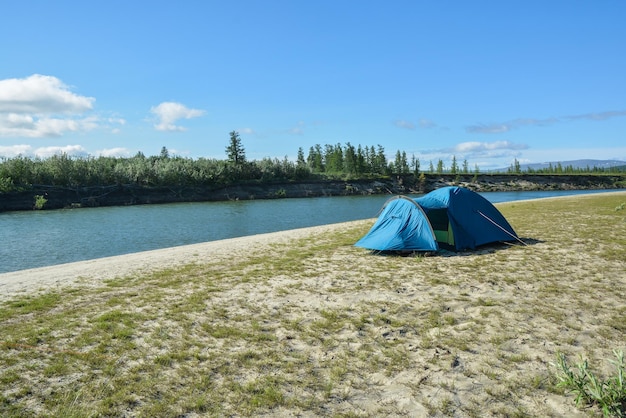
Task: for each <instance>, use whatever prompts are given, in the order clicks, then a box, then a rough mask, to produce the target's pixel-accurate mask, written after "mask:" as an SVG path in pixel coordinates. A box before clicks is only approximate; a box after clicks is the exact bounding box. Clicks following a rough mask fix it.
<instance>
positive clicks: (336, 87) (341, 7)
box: [0, 0, 626, 169]
mask: <svg viewBox="0 0 626 418" xmlns="http://www.w3.org/2000/svg"><path fill="white" fill-rule="evenodd" d="M0 9H1V13H0V15H1V16H2V17H1V18H0V21H1V24H0V57H1V58H0V61H1V64H0V156H4V157H12V156H15V155H18V154H22V155H29V156H41V157H45V156H48V155H51V154H54V153H60V152H66V153H68V154H70V155H83V156H85V155H92V156H98V155H116V156H132V155H134V154H136V153H137V152H138V151H141V152H143V153H144V154H146V155H157V154H159V153H160V150H161V147H163V146H166V147H167V148H168V149H169V151H170V153H171V154H175V155H180V156H184V157H191V158H198V157H207V158H219V159H225V158H226V155H225V151H224V150H225V147H226V145H227V144H228V139H229V132H230V131H233V130H236V131H238V132H239V133H240V136H241V139H242V141H243V145H244V147H245V150H246V155H247V157H248V159H261V158H264V157H272V158H274V157H276V158H280V159H282V158H283V157H284V156H288V157H289V158H295V155H296V153H297V150H298V147H303V149H304V150H305V154H306V153H307V152H308V149H309V147H311V146H313V145H315V144H322V145H324V144H336V143H341V144H345V143H347V142H350V143H351V144H353V145H358V144H361V145H363V146H365V145H367V146H371V145H377V144H380V145H382V146H384V147H385V150H386V151H387V153H388V156H389V158H393V156H394V155H395V153H396V151H397V150H403V151H406V152H407V153H408V154H409V156H410V155H415V156H416V157H417V158H419V159H420V161H421V163H422V165H423V166H426V165H427V164H428V162H429V161H433V162H434V163H436V162H437V161H438V160H439V159H442V160H444V161H445V162H446V165H448V164H449V161H450V159H451V158H452V156H453V155H454V156H456V158H457V160H458V161H463V160H467V161H468V163H469V165H470V167H472V168H473V167H475V166H476V165H478V166H479V167H480V168H481V169H489V168H497V167H507V166H509V165H510V164H511V163H512V162H513V161H514V159H517V160H518V161H520V162H521V163H539V162H546V161H567V160H573V159H582V158H593V159H619V160H626V53H625V51H626V25H624V21H625V20H626V2H624V1H622V0H602V1H595V2H591V1H577V0H569V1H559V0H553V1H534V0H526V1H480V0H477V1H471V2H470V1H460V0H459V1H418V0H412V1H400V0H397V1H394V0H387V1H368V0H360V1H356V0H354V1H348V0H333V1H327V0H320V1H307V2H305V1H299V0H291V1H287V0H263V1H261V0H258V1H252V0H249V1H240V0H229V1H211V0H207V1H185V0H180V1H176V2H174V1H158V0H153V1H139V0H138V1H128V0H124V1H118V0H109V1H102V2H91V1H84V0H82V1H63V0H58V1H54V2H51V1H47V0H46V1H33V0H21V1H5V2H3V4H2V6H0Z"/></svg>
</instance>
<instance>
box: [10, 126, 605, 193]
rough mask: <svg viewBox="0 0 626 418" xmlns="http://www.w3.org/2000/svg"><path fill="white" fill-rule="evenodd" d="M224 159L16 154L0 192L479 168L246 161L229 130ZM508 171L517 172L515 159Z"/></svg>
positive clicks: (351, 153) (400, 162)
mask: <svg viewBox="0 0 626 418" xmlns="http://www.w3.org/2000/svg"><path fill="white" fill-rule="evenodd" d="M225 152H226V157H227V158H226V159H225V160H218V159H209V158H198V159H191V158H184V157H180V156H170V154H169V151H168V150H167V148H166V147H163V148H162V149H161V153H160V155H158V156H150V157H146V156H145V155H144V154H143V153H141V152H139V153H137V154H136V155H135V156H133V157H130V158H122V157H86V158H85V157H71V156H68V155H66V154H61V155H54V156H52V157H49V158H45V159H41V158H30V157H24V156H18V157H14V158H1V159H0V193H8V192H12V191H19V190H27V189H29V188H31V187H32V186H34V185H46V186H57V187H68V188H77V187H93V186H111V185H122V184H123V185H138V186H145V187H155V186H171V187H180V186H183V187H186V186H211V187H223V186H228V185H233V184H237V183H241V182H252V181H254V182H260V183H269V182H275V181H303V180H313V179H328V178H341V179H365V178H376V177H381V176H389V175H392V174H393V175H396V174H397V175H403V174H414V175H418V174H420V173H433V174H444V173H448V174H470V173H474V174H477V173H478V172H479V170H478V166H475V167H474V169H473V170H470V168H469V164H468V162H467V160H464V161H463V162H462V163H461V164H458V163H457V160H456V157H454V156H453V157H452V163H451V166H450V167H445V166H444V163H443V161H442V160H438V161H437V163H436V165H433V162H432V161H430V162H429V166H428V168H427V169H425V170H424V169H422V167H421V162H420V160H419V159H418V158H416V157H415V156H411V158H410V159H409V158H408V156H407V154H406V152H404V151H397V152H396V154H395V159H394V160H393V161H388V160H387V157H386V152H385V149H384V147H383V146H382V145H377V146H361V145H357V146H354V145H352V144H351V143H349V142H348V143H346V144H344V145H342V144H335V145H328V144H327V145H323V146H322V145H319V144H316V145H314V146H311V147H310V148H309V150H308V153H307V154H306V155H305V151H304V149H303V148H299V149H298V152H297V158H296V161H295V162H294V161H291V160H289V159H288V158H287V157H285V158H284V159H282V160H280V159H277V158H263V159H261V160H254V161H248V159H247V158H246V153H245V148H244V146H243V143H242V140H241V138H240V136H239V134H238V133H237V132H236V131H233V132H230V139H229V142H228V145H227V146H226V148H225ZM508 171H509V173H512V174H521V173H522V170H521V167H520V165H519V163H518V162H517V160H515V162H514V164H512V165H511V167H510V168H509V170H508ZM602 171H603V170H602V169H597V168H595V167H594V168H587V169H586V170H581V169H574V168H573V167H571V166H567V167H561V165H560V164H557V165H556V166H555V167H552V166H550V167H549V168H548V169H545V170H543V169H542V170H532V171H531V170H526V171H525V172H527V173H540V174H543V173H545V174H554V173H557V174H558V173H592V172H602Z"/></svg>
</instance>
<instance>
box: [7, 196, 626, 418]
mask: <svg viewBox="0 0 626 418" xmlns="http://www.w3.org/2000/svg"><path fill="white" fill-rule="evenodd" d="M614 195H615V196H618V197H619V200H616V202H617V204H619V203H621V202H623V201H626V193H625V192H617V193H615V194H614ZM551 199H555V198H551ZM556 199H570V200H567V202H576V201H572V200H571V199H572V198H571V197H559V198H556ZM576 199H579V200H580V199H584V197H577V198H576ZM541 200H543V199H541ZM534 202H536V204H539V200H535V201H534ZM519 203H520V202H512V203H511V204H510V205H511V206H510V207H509V209H510V210H509V212H508V213H510V214H512V219H513V220H515V221H517V222H518V223H517V224H514V227H515V229H516V230H517V232H518V233H519V234H520V236H521V237H522V239H524V240H525V241H526V242H527V243H528V244H529V245H528V246H527V247H523V246H521V245H519V244H514V245H510V246H494V247H487V248H481V249H479V250H476V251H471V252H467V253H461V254H452V253H450V254H445V253H444V254H439V255H437V256H434V257H393V258H390V257H382V256H374V255H371V254H369V253H368V252H367V251H365V250H363V249H358V248H354V247H352V246H351V245H350V244H349V243H348V242H347V241H346V243H345V245H343V244H342V245H339V246H337V245H335V246H331V247H329V248H330V249H328V250H327V251H320V250H319V249H320V248H322V247H320V246H323V245H324V238H323V237H325V236H338V235H341V234H342V233H345V232H346V231H348V232H349V231H353V232H354V231H355V230H357V231H361V232H365V231H367V229H368V228H369V226H370V225H371V224H372V222H373V220H363V221H354V222H348V223H342V224H334V225H325V226H319V227H312V228H303V229H297V230H291V231H283V232H275V233H270V234H261V235H255V236H249V237H242V238H234V239H228V240H223V241H216V242H207V243H202V244H195V245H187V246H181V247H174V248H167V249H162V250H154V251H146V252H141V253H135V254H127V255H121V256H115V257H108V258H102V259H98V260H90V261H83V262H77V263H69V264H63V265H58V266H50V267H44V268H36V269H30V270H23V271H18V272H11V273H4V274H0V301H1V300H8V299H10V298H13V297H17V296H21V295H30V294H33V293H35V292H45V291H48V290H52V289H59V288H63V287H65V286H68V285H74V284H76V286H79V285H80V286H100V285H102V283H103V281H105V280H107V279H113V278H123V277H128V276H131V275H137V274H138V273H141V274H143V273H149V272H156V271H160V270H163V269H170V268H178V267H182V266H185V265H189V264H194V265H197V266H199V267H200V269H204V270H202V271H201V274H204V275H205V277H210V276H211V274H213V272H220V273H221V272H227V274H226V273H224V275H223V276H220V277H223V278H222V279H220V280H222V282H220V286H221V288H220V290H219V291H216V292H213V293H211V300H210V302H208V301H207V302H206V310H203V311H201V312H198V313H195V312H191V311H190V312H188V316H189V317H188V318H187V319H188V320H189V321H191V322H192V323H194V324H203V325H204V326H205V327H207V329H211V327H212V326H214V323H213V321H216V315H217V313H220V315H222V316H220V325H223V326H232V327H241V326H244V327H245V326H249V325H250V324H248V323H246V322H238V321H240V320H237V318H254V317H256V318H259V321H260V326H261V328H262V329H265V330H268V331H267V332H269V333H271V334H272V336H273V338H276V340H275V342H273V343H272V345H273V346H275V347H276V349H278V350H280V352H281V353H289V356H295V357H296V358H302V359H307V360H306V362H304V363H302V365H301V367H303V368H305V369H306V371H303V372H298V370H297V369H296V370H280V371H276V373H283V374H284V375H283V376H282V379H284V381H285V382H287V383H285V385H284V386H285V388H284V390H285V391H286V393H289V391H290V390H296V391H301V393H300V396H301V397H305V398H306V397H307V396H312V398H314V397H315V396H321V395H319V393H314V394H313V395H310V394H309V392H308V391H315V389H314V387H315V386H314V383H313V381H314V380H319V381H321V382H332V383H333V385H334V386H333V387H332V390H331V392H330V396H329V398H328V399H327V400H326V401H325V402H326V403H327V406H326V407H325V408H326V409H319V408H318V409H316V410H314V411H307V410H306V409H302V408H296V407H291V408H290V407H288V406H282V407H279V408H276V409H274V410H272V411H270V412H269V415H271V416H315V415H318V414H322V415H323V414H325V413H328V414H341V413H344V414H353V415H355V416H381V415H385V416H459V417H465V416H554V417H557V416H572V417H577V416H579V417H584V416H589V412H584V411H580V410H578V409H577V408H576V407H575V406H574V403H573V397H572V396H571V395H570V396H568V397H566V396H563V394H560V393H554V391H552V390H550V389H549V386H550V383H549V380H550V374H551V370H552V369H551V365H550V362H553V361H554V360H555V355H556V353H557V352H565V353H567V354H568V355H569V356H573V357H571V358H572V359H573V360H576V357H575V356H576V355H580V356H584V357H585V358H589V359H590V361H591V363H592V364H593V365H594V367H598V368H599V370H600V371H601V372H602V373H604V372H607V371H608V370H609V369H608V366H607V364H608V363H606V362H604V361H605V360H606V359H610V358H611V355H612V350H613V349H626V346H625V345H624V344H625V343H624V341H626V339H625V338H624V330H625V329H626V324H624V322H623V321H624V320H623V318H624V313H626V307H625V303H624V300H626V273H624V272H625V271H626V257H623V256H622V255H624V254H625V252H624V247H623V244H620V243H614V242H611V240H605V239H604V237H602V236H597V237H596V236H589V235H577V231H578V229H579V228H593V226H594V219H593V217H594V214H593V213H583V211H582V210H579V206H578V205H577V204H574V203H570V205H571V206H565V205H564V206H563V208H562V209H563V213H562V214H560V215H559V216H558V217H554V218H549V216H547V215H544V214H540V216H541V217H542V218H546V219H544V221H545V222H546V225H544V226H543V227H541V228H537V227H536V226H534V225H531V223H530V222H523V219H524V218H515V208H516V207H518V206H521V205H519ZM507 205H508V204H500V205H497V206H499V207H503V208H506V207H507ZM527 212H528V211H525V212H519V216H520V217H521V216H526V215H523V214H525V213H527ZM600 215H601V216H603V217H605V220H604V221H603V222H605V224H609V223H611V222H613V224H611V225H613V226H612V228H614V230H615V231H616V232H617V233H618V234H623V233H624V232H625V230H626V227H625V225H626V218H624V216H626V215H622V214H621V212H617V211H613V208H612V207H611V208H609V209H607V210H606V211H605V212H603V213H602V214H600ZM572 219H575V221H574V222H572ZM550 226H554V228H550ZM564 234H565V236H566V237H567V243H566V245H563V243H562V242H560V241H559V237H560V236H564ZM307 238H312V239H311V242H314V241H315V244H314V245H313V244H312V247H311V248H308V247H307V246H306V244H304V243H303V241H302V240H306V239H307ZM293 242H298V245H299V247H298V250H301V251H302V260H301V266H300V271H299V272H297V273H294V272H293V267H289V268H288V269H290V270H288V271H290V273H289V274H283V273H282V272H281V270H280V267H276V266H275V265H274V261H273V259H274V257H272V256H270V255H274V256H275V259H276V260H278V261H276V262H277V263H278V262H279V261H280V260H281V257H285V258H287V259H289V255H288V254H289V251H293V248H292V246H291V245H290V244H291V243H293ZM255 257H256V258H255ZM291 258H293V257H291ZM240 265H241V268H240V270H238V269H239V267H238V266H240ZM261 269H265V270H261ZM274 269H276V270H274ZM208 272H211V273H208ZM181 274H183V273H181ZM257 278H258V279H257ZM189 279H190V280H192V279H193V280H196V282H194V283H195V284H194V286H196V288H197V290H203V289H204V290H206V288H205V287H203V286H212V284H211V283H204V282H202V281H197V280H198V279H197V278H195V276H194V277H192V278H189ZM190 296H192V295H189V294H177V293H171V294H167V301H166V302H164V304H165V306H176V305H177V304H180V303H182V302H183V301H184V300H186V299H185V298H189V297H190ZM145 309H147V310H150V307H147V308H145ZM155 309H156V308H155ZM159 309H160V308H159ZM155 315H160V313H159V312H157V313H155ZM163 315H164V316H163V318H161V319H160V320H159V321H160V322H161V323H162V324H164V325H162V326H164V327H165V326H167V324H168V323H169V322H168V321H169V318H168V317H167V315H166V312H164V313H163ZM194 315H197V316H194ZM328 318H336V321H337V322H340V321H342V322H341V323H342V325H341V327H339V328H338V329H332V324H328V322H329V321H327V319H328ZM170 325H171V324H170ZM171 326H172V327H173V328H172V330H171V332H172V333H173V332H174V330H175V327H174V325H171ZM324 326H327V327H329V330H328V331H325V330H324V328H323V327H324ZM314 335H315V336H316V337H312V336H314ZM194 337H195V338H198V340H199V342H201V343H202V344H201V345H202V346H203V347H206V350H207V353H208V354H211V353H213V352H216V353H218V351H217V350H219V349H222V350H225V351H224V352H223V354H220V355H224V356H229V358H233V359H235V358H237V353H238V352H244V353H245V350H246V349H249V348H248V347H247V346H245V345H242V346H241V347H238V346H237V345H236V344H235V345H234V346H232V347H229V348H228V350H226V348H220V347H219V344H217V345H216V343H215V341H216V340H215V339H212V338H210V336H206V335H204V334H203V335H197V336H194ZM217 341H218V342H219V340H217ZM236 342H237V341H235V343H236ZM259 347H260V348H259V350H261V349H263V350H266V349H267V350H269V349H268V348H267V347H266V346H264V345H259ZM138 350H140V351H141V355H142V356H143V357H142V358H144V359H146V360H145V361H148V360H149V359H152V358H154V357H156V356H158V354H159V353H158V347H154V346H152V345H150V344H145V345H143V346H139V347H138ZM238 350H241V351H238ZM208 354H207V355H208ZM250 361H252V360H250ZM276 361H277V362H278V364H283V363H281V362H283V361H286V360H284V359H280V358H279V359H277V360H276ZM396 362H397V363H396ZM120 364H123V361H122V360H120ZM285 364H288V363H285ZM254 370H255V369H254V367H250V370H237V369H232V370H230V372H231V373H235V374H236V376H235V377H234V378H233V379H235V380H236V381H237V382H240V381H241V382H246V381H254V379H258V378H259V376H258V375H256V374H255V372H254ZM299 373H301V374H299ZM310 373H315V377H314V378H312V377H311V376H308V374H310ZM214 378H215V379H216V381H218V382H221V380H219V379H224V381H228V379H229V376H228V374H224V375H219V374H217V375H216V376H214ZM299 379H302V380H303V381H304V382H305V383H304V384H303V386H302V387H298V385H297V384H292V383H291V382H297V381H298V380H299ZM45 384H46V382H44V381H42V382H41V383H40V385H41V386H42V387H45ZM170 384H171V383H170ZM216 387H217V389H216V392H215V394H214V396H218V395H219V394H220V393H219V390H227V385H222V386H219V385H218V386H216ZM294 388H295V389H294ZM312 388H313V389H312ZM224 396H225V398H224V399H228V396H227V395H224ZM225 408H233V409H230V410H229V409H226V410H225V411H224V412H225V413H226V414H229V413H232V414H233V415H238V413H236V412H233V411H236V405H230V406H228V405H226V406H225ZM189 416H195V415H189ZM592 416H593V415H592Z"/></svg>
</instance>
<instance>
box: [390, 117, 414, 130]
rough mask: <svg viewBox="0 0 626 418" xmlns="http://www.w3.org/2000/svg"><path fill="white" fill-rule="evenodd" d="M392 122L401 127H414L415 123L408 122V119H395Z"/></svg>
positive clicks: (411, 128)
mask: <svg viewBox="0 0 626 418" xmlns="http://www.w3.org/2000/svg"><path fill="white" fill-rule="evenodd" d="M393 124H394V125H396V126H397V127H398V128H402V129H410V130H413V129H415V124H414V123H413V122H409V121H408V120H404V119H399V120H395V121H394V122H393Z"/></svg>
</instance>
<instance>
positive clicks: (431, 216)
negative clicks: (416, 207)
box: [426, 208, 454, 246]
mask: <svg viewBox="0 0 626 418" xmlns="http://www.w3.org/2000/svg"><path fill="white" fill-rule="evenodd" d="M426 216H427V217H428V221H429V222H430V224H431V225H432V227H433V232H434V233H435V238H436V240H437V242H440V243H442V244H448V245H452V246H454V234H453V233H452V225H450V220H449V219H448V210H447V209H445V208H442V209H431V210H429V211H428V213H427V214H426Z"/></svg>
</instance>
